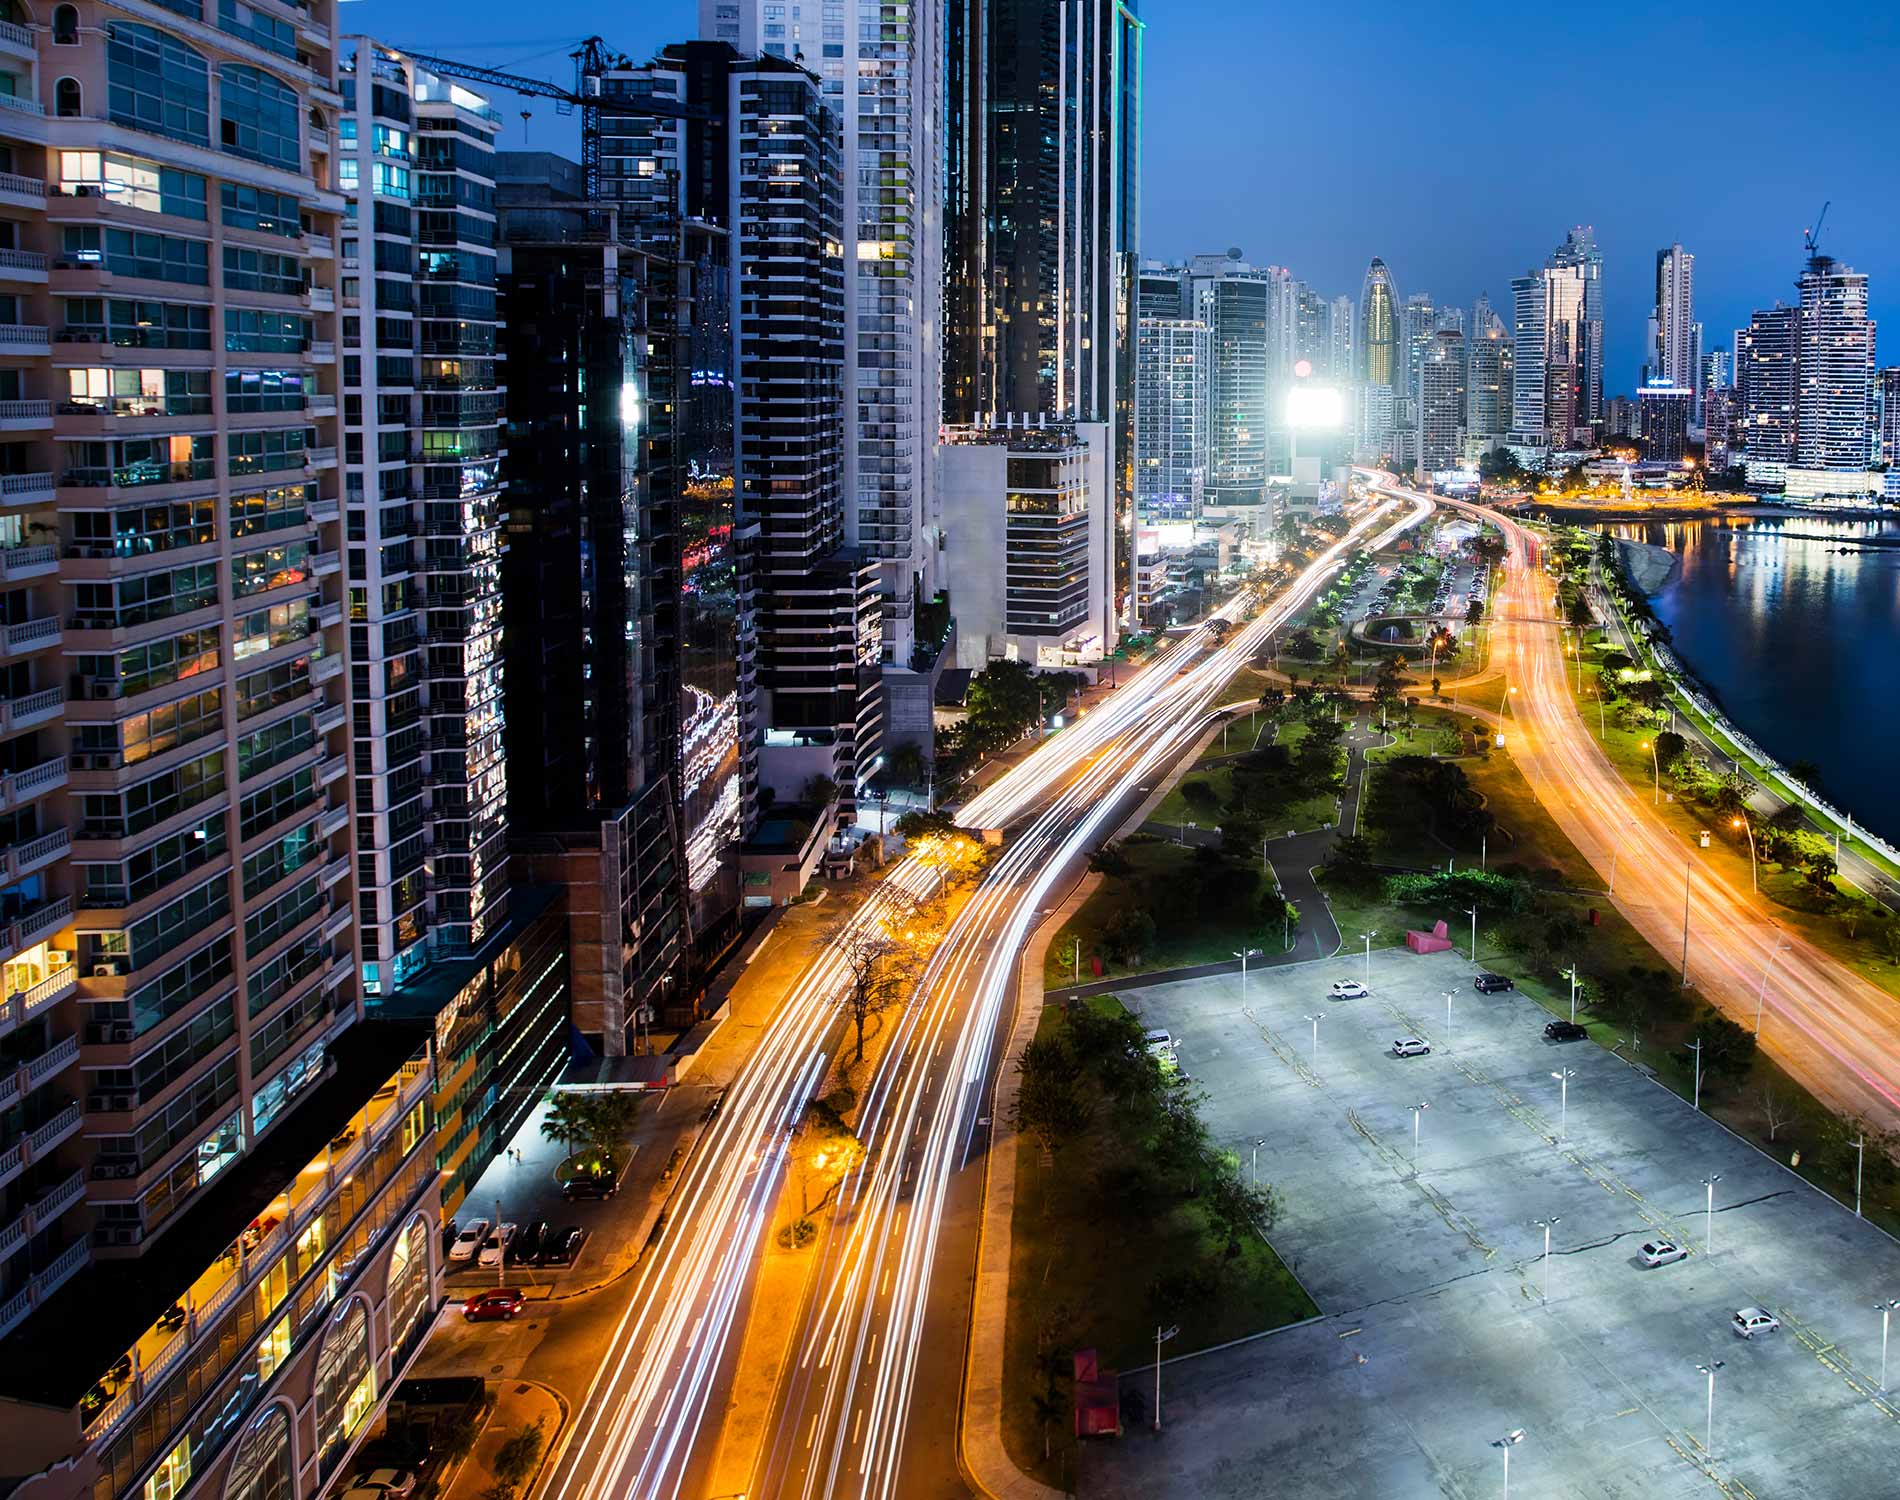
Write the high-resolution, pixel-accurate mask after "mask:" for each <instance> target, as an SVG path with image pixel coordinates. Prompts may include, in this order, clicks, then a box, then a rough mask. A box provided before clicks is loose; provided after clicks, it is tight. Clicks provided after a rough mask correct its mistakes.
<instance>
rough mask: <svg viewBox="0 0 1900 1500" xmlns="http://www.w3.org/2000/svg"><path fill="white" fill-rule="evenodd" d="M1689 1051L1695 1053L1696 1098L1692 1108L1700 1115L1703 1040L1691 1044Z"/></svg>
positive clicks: (1699, 1038) (1698, 1038) (1699, 1039)
mask: <svg viewBox="0 0 1900 1500" xmlns="http://www.w3.org/2000/svg"><path fill="white" fill-rule="evenodd" d="M1689 1050H1690V1051H1691V1052H1693V1053H1695V1098H1694V1100H1692V1101H1691V1106H1692V1107H1693V1108H1694V1109H1695V1110H1696V1111H1697V1112H1698V1113H1699V1112H1700V1111H1701V1109H1702V1038H1701V1037H1697V1038H1696V1039H1695V1040H1694V1041H1693V1042H1691V1043H1689Z"/></svg>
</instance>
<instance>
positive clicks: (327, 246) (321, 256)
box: [303, 131, 336, 260]
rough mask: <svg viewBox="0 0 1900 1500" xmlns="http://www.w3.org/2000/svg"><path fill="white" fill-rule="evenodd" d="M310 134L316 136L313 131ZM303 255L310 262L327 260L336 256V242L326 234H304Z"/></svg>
mask: <svg viewBox="0 0 1900 1500" xmlns="http://www.w3.org/2000/svg"><path fill="white" fill-rule="evenodd" d="M311 133H312V134H313V135H314V134H316V132H315V131H313V132H311ZM303 253H304V254H305V255H307V256H309V257H310V258H311V259H312V260H329V259H331V258H332V257H333V256H335V254H336V241H335V240H333V239H331V238H330V236H329V235H327V234H306V235H305V236H304V237H303Z"/></svg>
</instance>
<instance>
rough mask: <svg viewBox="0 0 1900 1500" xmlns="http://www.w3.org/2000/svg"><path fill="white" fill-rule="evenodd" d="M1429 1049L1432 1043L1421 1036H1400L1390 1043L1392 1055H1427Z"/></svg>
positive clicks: (1429, 1053)
mask: <svg viewBox="0 0 1900 1500" xmlns="http://www.w3.org/2000/svg"><path fill="white" fill-rule="evenodd" d="M1431 1050H1432V1044H1431V1043H1430V1042H1428V1041H1426V1040H1425V1039H1424V1038H1423V1037H1416V1036H1402V1037H1400V1038H1399V1039H1398V1040H1397V1041H1395V1042H1393V1043H1392V1055H1393V1056H1394V1057H1428V1056H1430V1055H1431Z"/></svg>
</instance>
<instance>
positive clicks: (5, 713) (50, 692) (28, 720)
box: [0, 687, 66, 732]
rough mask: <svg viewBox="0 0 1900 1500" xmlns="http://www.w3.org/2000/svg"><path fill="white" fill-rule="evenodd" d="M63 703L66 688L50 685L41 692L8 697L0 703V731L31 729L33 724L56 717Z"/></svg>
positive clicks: (42, 722) (64, 701)
mask: <svg viewBox="0 0 1900 1500" xmlns="http://www.w3.org/2000/svg"><path fill="white" fill-rule="evenodd" d="M65 703H66V689H65V688H63V687H50V688H46V689H44V690H43V691H41V692H37V693H26V694H24V695H22V696H21V697H18V698H9V699H7V700H6V702H5V703H3V704H0V732H4V731H10V730H15V729H31V728H32V727H33V726H34V725H35V724H44V723H46V722H47V721H48V720H50V719H56V718H58V717H59V711H60V709H61V708H63V707H64V706H65Z"/></svg>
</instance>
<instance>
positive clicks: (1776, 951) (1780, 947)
mask: <svg viewBox="0 0 1900 1500" xmlns="http://www.w3.org/2000/svg"><path fill="white" fill-rule="evenodd" d="M1793 946H1794V944H1793V943H1776V944H1775V946H1774V947H1773V948H1772V949H1770V950H1769V953H1768V962H1767V963H1765V964H1763V965H1762V966H1761V988H1760V989H1758V990H1757V991H1756V992H1755V1035H1756V1036H1760V1035H1761V1008H1762V1006H1763V1004H1764V1003H1765V1002H1766V1001H1767V999H1768V971H1769V970H1770V969H1772V968H1774V966H1775V960H1776V959H1777V958H1779V957H1781V955H1782V954H1784V953H1786V952H1787V951H1788V950H1789V949H1790V948H1792V947H1793Z"/></svg>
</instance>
